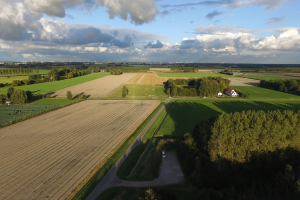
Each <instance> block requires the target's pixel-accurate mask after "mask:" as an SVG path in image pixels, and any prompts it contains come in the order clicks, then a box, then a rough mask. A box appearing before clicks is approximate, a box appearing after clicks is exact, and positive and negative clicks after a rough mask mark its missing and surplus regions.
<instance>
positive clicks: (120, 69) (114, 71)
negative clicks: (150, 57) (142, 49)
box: [105, 67, 150, 75]
mask: <svg viewBox="0 0 300 200" xmlns="http://www.w3.org/2000/svg"><path fill="white" fill-rule="evenodd" d="M105 71H106V72H110V74H112V75H120V74H122V73H123V72H148V71H150V67H105Z"/></svg>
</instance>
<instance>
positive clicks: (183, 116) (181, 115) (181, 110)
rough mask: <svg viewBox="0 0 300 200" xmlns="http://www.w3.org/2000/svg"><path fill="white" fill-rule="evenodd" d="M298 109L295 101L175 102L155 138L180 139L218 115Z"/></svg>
mask: <svg viewBox="0 0 300 200" xmlns="http://www.w3.org/2000/svg"><path fill="white" fill-rule="evenodd" d="M277 109H281V110H294V111H297V112H298V110H299V109H300V102H299V101H296V100H262V101H255V100H223V99H222V100H220V99H219V100H209V99H207V100H176V103H175V105H173V107H172V109H171V111H170V113H169V115H168V117H167V118H166V120H165V122H164V123H163V125H162V127H161V128H160V130H159V132H158V133H157V136H173V137H180V136H183V135H184V134H185V133H187V132H190V131H192V130H193V128H194V127H195V125H196V124H197V123H199V122H200V121H202V120H205V119H208V118H209V117H210V116H215V115H217V114H220V113H223V112H225V113H231V112H241V111H247V110H264V111H268V110H277Z"/></svg>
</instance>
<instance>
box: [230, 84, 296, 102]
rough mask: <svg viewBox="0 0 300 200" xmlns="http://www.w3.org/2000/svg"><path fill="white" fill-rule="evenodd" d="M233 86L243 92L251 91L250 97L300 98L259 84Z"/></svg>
mask: <svg viewBox="0 0 300 200" xmlns="http://www.w3.org/2000/svg"><path fill="white" fill-rule="evenodd" d="M232 88H234V89H238V90H240V91H241V92H243V93H246V92H249V93H250V97H249V99H300V96H298V95H294V94H289V93H285V92H280V91H276V90H270V89H266V88H262V87H257V86H232Z"/></svg>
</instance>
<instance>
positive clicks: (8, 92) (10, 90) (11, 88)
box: [7, 87, 15, 99]
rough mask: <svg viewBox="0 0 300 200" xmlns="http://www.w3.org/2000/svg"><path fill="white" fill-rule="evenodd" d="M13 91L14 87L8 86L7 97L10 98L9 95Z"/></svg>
mask: <svg viewBox="0 0 300 200" xmlns="http://www.w3.org/2000/svg"><path fill="white" fill-rule="evenodd" d="M14 92H15V88H13V87H10V88H8V89H7V98H9V99H10V98H11V95H12V94H13V93H14Z"/></svg>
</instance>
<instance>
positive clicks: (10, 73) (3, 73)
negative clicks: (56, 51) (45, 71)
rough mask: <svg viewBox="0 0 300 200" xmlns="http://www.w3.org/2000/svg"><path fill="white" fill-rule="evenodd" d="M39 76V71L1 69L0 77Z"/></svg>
mask: <svg viewBox="0 0 300 200" xmlns="http://www.w3.org/2000/svg"><path fill="white" fill-rule="evenodd" d="M30 74H39V70H38V69H2V70H1V69H0V76H15V75H30Z"/></svg>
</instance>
